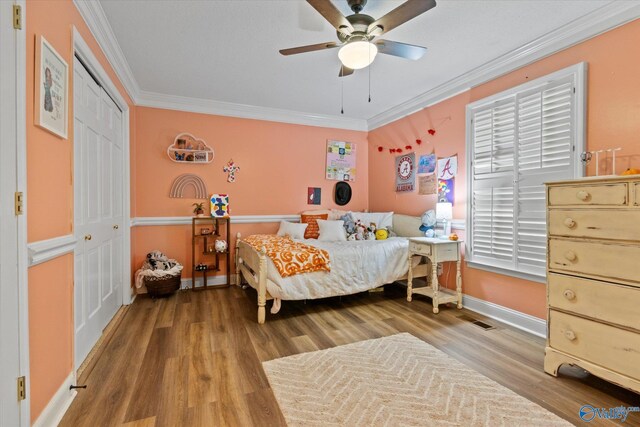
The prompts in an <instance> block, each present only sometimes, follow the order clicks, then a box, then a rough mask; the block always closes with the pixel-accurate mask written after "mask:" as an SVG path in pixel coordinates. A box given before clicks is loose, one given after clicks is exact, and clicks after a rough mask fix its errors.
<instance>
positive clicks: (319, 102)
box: [100, 0, 611, 119]
mask: <svg viewBox="0 0 640 427" xmlns="http://www.w3.org/2000/svg"><path fill="white" fill-rule="evenodd" d="M100 3H101V5H102V8H103V9H104V12H105V15H106V17H107V19H108V22H109V24H110V26H111V27H112V29H113V33H114V34H115V37H116V39H117V42H118V44H119V45H120V48H121V49H122V52H123V53H124V56H125V58H126V61H127V63H128V65H129V67H130V69H131V71H132V73H133V76H134V78H135V80H136V82H137V84H138V86H139V87H140V89H141V90H143V91H146V92H156V93H160V94H165V95H176V96H181V97H188V98H199V99H207V100H215V101H222V102H227V103H233V104H243V105H250V106H256V107H268V108H276V109H283V110H290V111H297V112H304V113H311V114H318V115H329V116H340V96H341V95H340V94H341V90H342V87H341V83H342V82H343V83H344V116H345V117H349V118H354V119H370V118H371V117H373V116H376V115H379V114H381V113H383V112H385V111H387V110H389V109H391V108H393V107H395V106H397V105H399V104H402V103H403V102H406V101H407V100H409V99H412V98H414V97H416V96H417V95H419V94H422V93H425V92H427V91H429V90H431V89H433V88H435V87H437V86H439V85H442V84H444V83H446V82H448V81H450V80H452V79H454V78H455V77H458V76H460V75H462V74H464V73H466V72H468V71H470V70H472V69H474V68H476V67H479V66H481V65H482V64H485V63H487V62H489V61H491V60H493V59H495V58H497V57H499V56H501V55H504V54H506V53H508V52H510V51H512V50H514V49H517V48H519V47H521V46H523V45H525V44H526V43H528V42H530V41H532V40H534V39H536V38H538V37H540V36H543V35H545V34H547V33H549V32H551V31H553V30H555V29H557V28H559V27H562V26H564V25H566V24H568V23H570V22H571V21H573V20H575V19H577V18H580V17H582V16H584V15H586V14H589V13H591V12H593V11H594V10H596V9H598V8H600V7H602V6H604V5H606V4H608V3H611V1H610V0H551V1H545V0H498V1H496V0H482V1H481V0H438V5H437V6H436V7H435V8H434V9H432V10H431V11H429V12H427V13H425V14H423V15H421V16H419V17H417V18H415V19H413V20H412V21H409V22H408V23H406V24H404V25H402V26H401V27H398V28H396V29H394V30H392V31H390V32H389V33H387V34H385V35H383V36H382V37H381V38H386V39H389V40H394V41H400V42H405V43H411V44H417V45H423V46H426V47H428V49H429V50H428V51H427V53H426V55H425V56H424V57H423V58H422V59H420V60H418V61H410V60H406V59H401V58H396V57H393V56H389V55H379V56H378V57H377V58H376V59H375V62H374V63H373V65H372V67H371V92H372V102H371V103H368V102H367V96H368V95H367V92H368V77H369V76H368V72H367V70H360V71H356V74H354V75H353V76H350V77H346V78H343V79H340V78H338V77H337V74H338V69H339V64H340V62H339V60H338V57H337V53H338V52H337V49H332V50H327V51H322V52H311V53H305V54H300V55H295V56H289V57H285V56H281V55H280V54H279V53H278V50H279V49H282V48H287V47H294V46H299V45H306V44H314V43H320V42H325V41H336V40H337V38H336V35H335V30H333V29H332V27H331V26H330V25H329V24H328V23H327V22H325V21H324V19H323V18H322V16H320V15H319V14H318V13H317V12H316V11H315V10H314V9H313V8H312V7H311V6H310V5H308V4H307V3H306V2H304V1H298V0H284V1H282V0H262V1H259V0H233V1H232V0H226V1H211V0H208V1H187V0H174V1H142V0H126V1H125V0H101V2H100ZM334 3H335V4H336V5H338V7H339V8H340V10H341V11H342V12H343V13H344V14H349V12H350V10H349V8H348V6H347V4H346V0H334ZM401 3H402V1H375V0H369V2H368V4H367V5H366V7H365V10H364V13H367V14H369V15H371V16H373V17H374V18H378V17H380V16H382V15H383V14H385V13H386V12H388V11H390V10H392V9H393V8H395V7H397V6H398V5H399V4H401Z"/></svg>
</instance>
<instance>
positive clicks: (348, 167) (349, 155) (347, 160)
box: [326, 140, 356, 181]
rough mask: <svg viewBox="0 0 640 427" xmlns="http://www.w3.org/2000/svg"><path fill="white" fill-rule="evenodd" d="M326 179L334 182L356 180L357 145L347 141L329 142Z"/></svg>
mask: <svg viewBox="0 0 640 427" xmlns="http://www.w3.org/2000/svg"><path fill="white" fill-rule="evenodd" d="M326 172H327V174H326V178H327V179H331V180H334V181H355V180H356V144H354V143H353V142H345V141H332V140H328V141H327V171H326Z"/></svg>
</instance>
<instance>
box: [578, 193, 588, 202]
mask: <svg viewBox="0 0 640 427" xmlns="http://www.w3.org/2000/svg"><path fill="white" fill-rule="evenodd" d="M576 197H577V198H578V199H579V200H582V201H583V202H584V201H586V200H587V199H588V198H589V193H588V192H586V191H584V190H580V191H578V192H577V193H576Z"/></svg>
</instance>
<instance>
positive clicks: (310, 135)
mask: <svg viewBox="0 0 640 427" xmlns="http://www.w3.org/2000/svg"><path fill="white" fill-rule="evenodd" d="M135 131H136V141H137V144H136V147H135V150H134V152H135V159H134V161H133V164H135V168H136V179H135V181H133V184H132V185H133V190H134V192H135V203H134V209H133V212H134V214H135V215H134V216H136V217H149V216H153V217H158V216H160V217H162V216H190V215H192V209H193V208H192V206H191V205H192V203H194V202H195V201H196V200H195V199H193V198H188V197H187V198H184V199H172V198H169V189H170V188H171V184H172V182H173V180H174V179H175V178H176V177H177V176H178V175H180V174H183V173H194V174H197V175H199V176H200V177H202V179H203V180H204V181H205V183H206V184H207V189H208V191H209V193H228V194H229V197H230V206H231V215H232V216H233V215H287V214H298V213H300V212H301V211H303V210H306V209H316V208H337V207H338V206H337V205H336V204H335V203H334V202H333V187H334V186H335V183H336V181H328V180H326V179H325V177H324V170H325V164H326V154H325V150H326V143H327V139H336V140H344V141H350V142H354V143H356V147H357V150H356V152H357V165H356V167H357V175H356V181H355V182H353V183H351V186H352V189H353V197H352V199H351V202H350V203H349V204H348V205H347V206H345V208H346V209H351V210H363V209H366V208H367V206H368V204H369V200H368V198H369V193H368V185H369V180H368V158H369V157H368V152H367V134H366V132H357V131H348V130H340V129H328V128H320V127H313V126H302V125H293V124H284V123H277V122H269V121H261V120H249V119H240V118H233V117H223V116H215V115H207V114H197V113H188V112H181V111H171V110H162V109H156V108H146V107H138V108H137V111H136V127H135ZM181 132H189V133H191V134H193V135H195V136H196V137H198V138H202V139H204V140H205V141H206V142H207V143H208V144H209V146H211V147H212V148H213V149H214V150H215V159H214V161H213V162H212V163H210V164H206V165H193V164H191V165H190V164H178V163H175V162H172V161H171V160H170V159H169V158H168V157H167V154H166V149H167V147H168V146H169V145H170V144H171V143H173V140H174V138H175V136H176V135H177V134H179V133H181ZM231 158H233V160H234V161H235V162H236V163H237V164H238V165H239V166H240V171H239V172H238V173H237V176H236V182H234V183H229V182H227V174H226V173H225V172H223V170H222V168H223V167H224V165H225V164H226V163H227V162H228V161H229V159H231ZM307 187H321V188H322V204H321V205H320V206H310V205H307V202H306V197H307ZM187 195H188V196H190V197H193V192H191V193H187ZM275 230H277V224H266V225H265V224H246V225H242V226H240V225H232V234H234V235H235V233H236V232H237V231H241V232H243V234H245V235H246V234H254V233H257V232H261V231H266V232H273V231H275ZM190 232H191V230H190V226H168V227H162V226H148V227H134V228H133V230H132V234H133V236H134V237H133V239H134V242H133V246H132V247H133V257H132V258H133V259H132V262H133V267H134V271H135V269H137V268H139V266H140V264H141V262H142V260H143V259H144V256H145V255H146V254H147V253H148V252H149V251H150V250H152V249H160V250H162V251H164V252H165V253H167V255H169V256H171V257H174V258H176V259H178V260H179V261H180V262H182V263H185V264H186V265H185V274H184V277H190V275H191V268H190V257H191V255H190V254H191V238H190V235H189V233H190ZM234 240H235V239H233V241H234Z"/></svg>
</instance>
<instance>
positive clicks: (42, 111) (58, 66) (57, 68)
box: [33, 35, 69, 139]
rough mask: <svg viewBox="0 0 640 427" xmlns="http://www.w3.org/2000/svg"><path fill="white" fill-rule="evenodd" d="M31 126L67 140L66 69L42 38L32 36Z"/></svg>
mask: <svg viewBox="0 0 640 427" xmlns="http://www.w3.org/2000/svg"><path fill="white" fill-rule="evenodd" d="M35 62H36V65H35V74H34V76H35V79H36V81H35V85H34V86H35V91H34V92H35V97H34V98H35V99H34V102H35V105H34V109H33V110H34V111H35V123H36V125H38V126H40V127H41V128H43V129H46V130H48V131H49V132H51V133H53V134H54V135H57V136H59V137H60V138H63V139H67V133H68V129H67V127H68V123H69V121H68V113H69V87H68V86H69V66H68V65H67V63H66V62H65V61H64V59H62V57H61V56H60V55H59V54H58V52H56V50H55V49H54V48H53V46H51V44H49V42H48V41H47V40H45V38H44V37H42V36H40V35H38V36H36V61H35Z"/></svg>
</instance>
